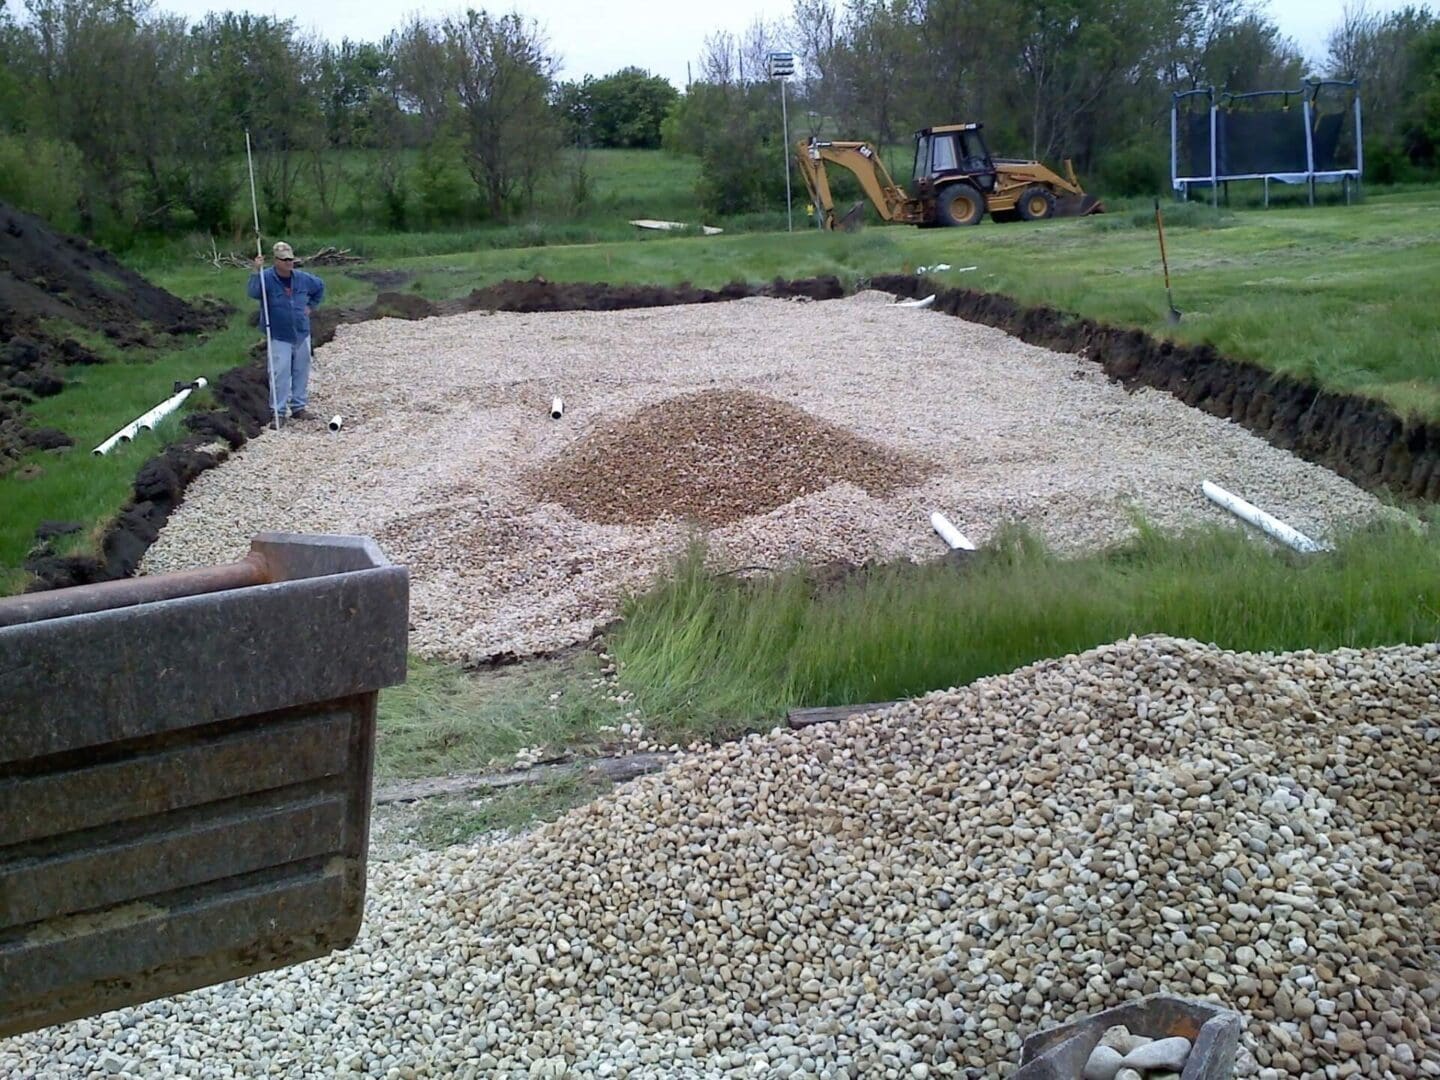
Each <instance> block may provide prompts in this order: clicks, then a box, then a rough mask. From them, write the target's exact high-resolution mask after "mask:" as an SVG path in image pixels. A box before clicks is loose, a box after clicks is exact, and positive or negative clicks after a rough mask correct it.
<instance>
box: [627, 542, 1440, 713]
mask: <svg viewBox="0 0 1440 1080" xmlns="http://www.w3.org/2000/svg"><path fill="white" fill-rule="evenodd" d="M703 562H704V553H703V550H701V549H699V548H698V547H697V548H695V549H692V550H691V551H690V553H689V554H688V555H687V556H686V558H685V559H684V561H683V562H682V563H681V564H680V565H679V566H678V568H677V570H676V573H675V575H674V576H673V577H672V578H671V579H669V580H667V581H665V582H663V583H662V584H660V585H658V586H657V587H655V588H654V589H653V590H652V591H650V592H648V593H646V594H644V595H641V596H638V597H635V598H632V599H631V600H630V601H629V602H628V603H627V605H626V607H625V609H624V616H623V620H622V622H621V623H620V625H619V626H618V627H617V628H616V630H615V631H614V632H613V633H612V634H611V636H610V647H611V651H612V652H613V654H614V655H615V657H616V659H617V661H618V662H619V665H620V681H621V685H622V686H623V687H625V688H626V689H629V690H631V691H632V692H633V693H634V694H635V701H636V704H637V705H638V706H639V707H640V708H641V709H642V710H643V711H644V713H645V714H646V715H647V716H649V717H651V718H652V720H651V723H652V726H654V727H655V730H656V731H657V732H663V733H666V734H668V735H669V737H684V736H685V735H687V734H694V733H701V732H703V733H706V734H710V735H714V734H717V733H719V734H725V733H734V732H736V731H739V730H743V729H745V728H755V727H762V726H767V725H769V724H770V723H773V722H774V720H775V719H776V718H777V717H779V716H780V715H781V714H782V713H783V712H784V711H785V710H786V709H790V708H795V707H800V706H812V705H844V704H858V703H863V702H870V701H886V700H891V699H896V698H902V697H910V696H914V695H916V694H920V693H924V692H926V691H929V690H933V689H939V688H943V687H949V686H958V685H964V684H966V683H969V682H971V681H973V680H974V679H977V678H980V677H981V676H985V675H991V674H995V673H998V672H1005V671H1011V670H1013V669H1015V668H1017V667H1020V666H1023V665H1025V664H1027V663H1030V662H1033V661H1035V660H1038V659H1041V658H1043V657H1050V656H1060V655H1064V654H1066V653H1070V652H1076V651H1081V650H1084V649H1087V648H1091V647H1093V646H1096V645H1099V644H1102V643H1104V642H1108V641H1114V640H1117V639H1119V638H1123V637H1126V636H1127V635H1130V634H1151V633H1163V634H1172V635H1176V636H1180V637H1191V638H1196V639H1198V640H1201V641H1206V642H1214V643H1216V644H1218V645H1221V646H1223V647H1225V648H1230V649H1238V650H1294V649H1305V648H1313V649H1317V650H1325V649H1333V648H1338V647H1342V646H1346V647H1350V646H1353V647H1364V646H1375V645H1387V644H1396V643H1401V642H1424V641H1433V640H1436V638H1437V637H1440V536H1437V535H1436V534H1435V530H1434V529H1433V528H1431V529H1429V530H1428V531H1423V530H1422V531H1417V530H1414V529H1411V528H1407V527H1405V526H1401V525H1391V526H1386V527H1382V528H1375V529H1372V530H1367V531H1366V532H1364V533H1360V534H1356V535H1354V536H1351V537H1349V538H1348V539H1345V540H1344V541H1342V542H1341V543H1340V544H1339V546H1338V549H1337V550H1336V551H1335V552H1334V553H1332V554H1327V555H1324V556H1319V557H1313V558H1308V559H1306V558H1302V557H1300V556H1295V555H1292V554H1290V553H1287V552H1282V551H1280V550H1277V549H1276V548H1274V547H1271V546H1268V545H1264V544H1261V543H1259V542H1256V541H1255V540H1254V539H1252V538H1251V537H1250V536H1247V535H1245V534H1242V533H1240V532H1239V531H1237V530H1233V529H1223V528H1217V529H1211V530H1205V531H1199V532H1193V533H1189V534H1186V535H1182V536H1163V535H1160V534H1158V533H1156V532H1153V531H1151V530H1148V529H1142V532H1141V535H1140V537H1139V538H1138V539H1137V540H1135V541H1134V542H1132V543H1130V544H1127V545H1124V546H1122V547H1119V548H1117V549H1115V550H1112V551H1110V552H1107V553H1104V554H1100V555H1095V556H1092V557H1088V558H1081V559H1075V560H1062V559H1059V558H1057V557H1056V556H1054V555H1053V554H1052V553H1050V552H1048V551H1046V550H1045V548H1044V547H1043V546H1042V545H1041V544H1040V542H1039V541H1037V540H1036V539H1035V538H1034V537H1033V536H1030V535H1028V534H1025V533H1023V532H1018V531H1017V532H1012V533H1010V534H1009V535H1008V536H1007V537H1005V538H1004V539H1003V540H1002V541H1001V542H1000V543H998V544H997V545H996V548H995V549H994V550H992V551H988V552H986V553H983V554H982V555H981V556H980V557H979V559H978V560H977V561H976V562H974V563H973V564H972V565H970V566H969V567H967V568H965V569H963V570H962V569H957V568H956V567H955V566H953V565H951V564H939V565H928V566H914V565H909V564H903V565H898V566H892V567H886V568H881V569H878V570H873V571H870V572H866V573H862V574H858V575H857V576H855V577H854V578H852V579H850V580H849V581H847V582H844V583H842V584H839V585H830V586H823V587H819V588H817V587H816V586H815V585H814V584H813V583H812V581H811V580H809V579H808V578H807V577H806V576H805V575H804V574H803V572H792V573H787V574H781V575H777V576H774V577H771V578H767V579H764V580H759V581H750V582H739V581H736V580H734V579H733V578H728V577H716V576H713V575H712V574H710V573H708V572H707V571H706V570H705V569H704V565H703Z"/></svg>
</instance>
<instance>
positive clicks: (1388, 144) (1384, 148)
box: [1365, 139, 1415, 184]
mask: <svg viewBox="0 0 1440 1080" xmlns="http://www.w3.org/2000/svg"><path fill="white" fill-rule="evenodd" d="M1414 173H1415V169H1414V167H1413V166H1412V165H1411V164H1410V158H1409V157H1408V156H1407V155H1406V153H1405V151H1404V150H1403V149H1402V148H1401V147H1400V144H1399V143H1398V142H1396V141H1395V140H1394V139H1376V140H1374V141H1373V142H1367V143H1366V145H1365V179H1366V180H1367V181H1369V182H1370V183H1372V184H1399V183H1403V182H1404V181H1406V180H1409V179H1411V178H1412V177H1413V176H1414Z"/></svg>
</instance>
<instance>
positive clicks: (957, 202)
mask: <svg viewBox="0 0 1440 1080" xmlns="http://www.w3.org/2000/svg"><path fill="white" fill-rule="evenodd" d="M983 126H984V125H982V124H947V125H944V126H942V127H928V128H924V129H922V130H920V131H917V132H916V133H915V173H914V183H915V192H914V194H913V195H912V194H910V193H909V192H907V191H906V190H905V189H904V188H902V187H900V186H899V185H897V184H896V183H895V181H894V180H892V179H890V173H889V171H888V170H887V169H886V168H885V165H884V163H883V162H881V160H880V155H879V153H878V152H877V151H876V149H875V147H873V146H872V145H870V144H869V143H866V142H825V141H822V140H820V139H814V138H812V139H809V140H807V141H805V142H800V143H796V145H795V156H796V159H797V160H798V162H799V165H800V175H801V176H803V177H804V178H805V186H806V188H807V189H808V190H809V192H810V202H811V204H812V205H813V206H814V207H815V214H816V217H817V219H818V221H819V224H820V227H821V228H824V229H849V228H852V227H854V226H856V225H858V224H859V221H860V219H861V216H862V215H863V213H864V210H865V203H864V201H861V202H858V203H856V204H855V205H854V206H853V207H851V208H850V211H849V212H848V213H846V214H845V215H843V216H841V217H837V216H836V214H835V200H834V198H833V197H832V196H831V194H830V179H829V177H828V176H827V175H826V171H825V167H826V165H827V164H833V165H839V166H840V167H841V168H843V169H848V170H849V171H850V172H852V173H854V174H855V178H856V179H857V180H859V181H860V188H861V190H862V191H864V192H865V195H866V198H868V199H869V200H870V202H871V203H872V204H874V206H875V209H876V210H877V211H879V214H880V216H881V217H882V218H884V219H885V220H886V221H899V222H904V223H906V224H909V225H920V226H935V225H978V224H980V219H981V218H983V217H984V216H985V214H986V213H987V212H988V213H989V214H990V216H991V217H992V218H994V219H995V220H996V221H1014V220H1017V219H1019V220H1022V221H1039V220H1042V219H1044V218H1049V217H1080V216H1082V215H1084V214H1100V213H1104V210H1105V207H1104V204H1103V203H1101V202H1100V200H1099V199H1097V198H1096V197H1095V196H1093V195H1087V194H1086V193H1085V190H1084V188H1082V187H1081V186H1080V181H1079V180H1078V179H1076V177H1075V168H1074V166H1073V165H1071V164H1070V162H1069V161H1066V162H1065V170H1066V176H1063V177H1062V176H1060V175H1058V174H1057V173H1054V172H1052V171H1051V170H1050V169H1047V168H1046V167H1045V166H1044V165H1042V164H1041V163H1040V162H1038V161H1020V160H1015V159H1011V158H997V157H993V156H992V155H991V153H990V148H989V146H987V145H986V143H985V136H984V134H983V132H982V128H983Z"/></svg>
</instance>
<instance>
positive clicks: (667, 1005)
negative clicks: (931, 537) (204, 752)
mask: <svg viewBox="0 0 1440 1080" xmlns="http://www.w3.org/2000/svg"><path fill="white" fill-rule="evenodd" d="M1437 755H1440V647H1437V646H1435V645H1430V646H1426V647H1423V648H1393V649H1382V650H1373V651H1365V652H1360V651H1340V652H1336V653H1332V654H1326V655H1317V654H1314V653H1296V654H1290V655H1282V656H1262V655H1237V654H1233V653H1226V652H1223V651H1220V650H1217V649H1215V648H1212V647H1206V646H1200V645H1197V644H1195V643H1193V642H1184V641H1175V640H1171V639H1165V638H1145V639H1138V640H1137V639H1131V640H1128V641H1123V642H1120V643H1118V644H1116V645H1111V646H1106V647H1102V648H1099V649H1096V650H1094V651H1092V652H1089V653H1086V654H1084V655H1082V656H1078V657H1067V658H1064V659H1061V660H1053V661H1045V662H1043V663H1039V664H1036V665H1033V666H1031V667H1028V668H1024V669H1021V670H1020V671H1017V672H1015V673H1013V674H1011V675H1008V676H1001V677H997V678H991V679H984V680H981V681H979V682H977V683H975V684H973V685H972V686H970V687H969V688H966V689H963V690H958V691H946V692H941V693H937V694H932V695H930V696H928V697H926V698H923V699H918V700H916V701H913V702H908V703H905V704H903V705H900V706H897V707H895V708H894V709H892V710H890V711H889V712H886V713H879V714H874V715H871V716H869V717H865V718H861V719H857V720H852V721H849V722H847V723H846V724H844V725H837V726H828V727H817V728H811V729H808V730H806V731H803V732H799V733H790V732H777V733H772V734H771V735H768V736H756V737H752V738H748V739H746V740H744V741H742V742H737V743H733V744H728V745H726V746H723V747H721V748H718V749H717V750H715V751H714V752H711V753H707V754H705V755H702V756H699V757H696V758H693V759H690V760H688V761H686V762H684V763H682V764H680V765H678V766H676V767H674V768H672V769H670V770H668V771H667V772H665V773H663V774H658V775H656V776H651V777H647V778H644V779H642V780H640V781H637V782H636V783H634V784H631V785H629V786H628V787H626V788H623V789H620V790H618V791H616V792H615V793H613V794H612V795H610V796H608V797H606V798H603V799H600V800H598V801H596V802H595V803H593V804H591V805H589V806H586V807H582V808H580V809H577V810H575V811H573V812H571V813H570V814H569V815H567V816H566V817H564V818H562V819H560V820H559V821H557V822H555V823H554V824H552V825H550V826H547V827H545V828H542V829H540V830H538V831H537V832H535V833H532V834H529V835H526V836H522V837H518V838H516V839H513V840H509V841H505V842H498V843H491V844H488V845H484V846H476V847H456V848H450V849H448V850H445V851H442V852H438V853H433V854H427V855H424V856H421V857H415V858H411V859H407V860H403V861H400V862H396V863H390V864H384V865H377V866H376V867H374V872H373V881H372V890H371V896H370V904H369V908H368V911H367V915H366V922H365V931H364V933H363V935H362V939H361V941H360V942H359V944H358V945H357V947H356V948H355V949H354V950H352V951H351V952H350V953H348V954H346V955H344V956H340V957H337V958H333V959H328V960H322V961H316V962H314V963H310V964H307V965H304V966H303V967H300V968H297V969H293V970H291V971H288V972H280V973H272V974H270V975H265V976H259V977H256V978H252V979H249V980H246V981H245V982H243V983H240V984H237V985H234V986H230V987H223V988H219V989H214V990H209V991H202V992H198V993H194V994H190V995H186V996H185V997H183V998H179V999H176V1000H174V1001H170V1002H161V1003H155V1004H152V1005H149V1006H145V1007H142V1008H140V1009H136V1010H131V1011H127V1012H122V1013H117V1014H111V1015H109V1016H107V1017H104V1018H102V1019H100V1020H96V1021H92V1022H88V1023H85V1024H77V1025H69V1026H66V1027H62V1028H57V1029H51V1030H49V1031H46V1032H42V1033H39V1034H36V1035H33V1036H29V1037H26V1038H22V1039H18V1040H12V1041H10V1042H8V1043H0V1073H4V1074H5V1075H15V1074H19V1075H41V1076H47V1077H49V1076H67V1075H77V1074H78V1073H80V1072H81V1071H83V1070H84V1069H85V1068H86V1067H95V1066H96V1063H97V1062H102V1064H101V1065H100V1066H99V1067H102V1068H111V1069H112V1070H113V1071H124V1070H127V1069H128V1070H131V1071H133V1073H134V1074H135V1075H146V1076H154V1075H165V1074H166V1071H167V1070H174V1071H177V1072H180V1073H183V1074H185V1075H197V1076H198V1075H204V1076H223V1075H232V1074H236V1075H260V1074H266V1075H275V1076H306V1077H310V1076H329V1075H332V1074H334V1073H337V1072H341V1073H343V1072H346V1071H356V1072H362V1073H365V1074H368V1075H371V1076H384V1077H412V1076H437V1077H439V1076H445V1077H449V1076H459V1077H492V1076H494V1077H571V1076H575V1077H579V1076H595V1077H601V1076H606V1077H624V1076H628V1077H657V1078H658V1077H722V1076H733V1077H741V1076H745V1077H786V1076H793V1077H801V1076H804V1077H852V1078H858V1077H867V1078H868V1077H903V1078H916V1077H926V1076H932V1077H933V1076H968V1077H980V1076H995V1075H1005V1074H1006V1073H1007V1072H1009V1071H1010V1070H1011V1068H1012V1065H1013V1063H1014V1062H1015V1061H1016V1060H1017V1059H1018V1050H1019V1046H1020V1042H1021V1040H1022V1038H1023V1036H1024V1035H1027V1034H1029V1033H1030V1032H1032V1031H1034V1030H1036V1029H1037V1028H1039V1027H1042V1026H1049V1025H1052V1024H1054V1023H1060V1022H1064V1021H1066V1020H1069V1019H1071V1018H1073V1017H1074V1016H1076V1015H1078V1014H1082V1013H1088V1012H1092V1011H1094V1010H1098V1009H1100V1008H1103V1007H1107V1006H1109V1005H1113V1004H1117V1003H1119V1002H1121V1001H1124V1000H1127V999H1129V998H1133V997H1135V996H1138V995H1140V994H1144V993H1149V992H1152V991H1157V990H1168V991H1171V992H1175V993H1180V994H1186V995H1193V996H1202V997H1211V998H1213V999H1216V1000H1219V1001H1221V1002H1224V1003H1226V1004H1229V1005H1231V1006H1232V1007H1235V1008H1238V1009H1240V1010H1241V1011H1242V1012H1244V1013H1245V1014H1246V1015H1247V1017H1248V1030H1247V1033H1246V1035H1245V1049H1244V1051H1243V1052H1242V1055H1241V1063H1240V1073H1241V1075H1257V1074H1258V1075H1260V1076H1263V1077H1267V1078H1279V1077H1291V1076H1305V1077H1313V1078H1316V1080H1319V1078H1322V1077H1337V1076H1338V1077H1344V1076H1365V1077H1377V1078H1379V1077H1389V1076H1396V1077H1416V1076H1437V1075H1440V969H1437V962H1440V957H1437V946H1436V942H1437V920H1440V844H1437V842H1436V833H1437V828H1440V791H1437V787H1436V771H1437V766H1436V761H1437ZM107 1055H108V1056H107ZM105 1062H108V1064H104V1063H105Z"/></svg>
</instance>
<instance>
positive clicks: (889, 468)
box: [534, 390, 927, 526]
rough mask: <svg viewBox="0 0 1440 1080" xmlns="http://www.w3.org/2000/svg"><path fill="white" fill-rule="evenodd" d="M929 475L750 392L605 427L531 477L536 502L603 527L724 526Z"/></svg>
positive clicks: (709, 393) (706, 397)
mask: <svg viewBox="0 0 1440 1080" xmlns="http://www.w3.org/2000/svg"><path fill="white" fill-rule="evenodd" d="M926 471H927V469H926V467H925V465H924V464H923V463H921V462H919V461H916V460H913V459H909V458H907V457H905V456H904V455H901V454H896V453H894V452H892V451H890V450H887V449H886V448H885V447H883V446H881V445H880V444H878V443H876V442H872V441H871V440H869V439H862V438H858V437H857V436H855V435H852V434H851V433H850V432H848V431H846V430H845V429H844V428H841V427H839V426H837V425H835V424H829V423H826V422H825V421H823V420H819V419H817V418H815V417H813V416H811V415H810V414H809V413H807V412H805V411H804V410H803V409H797V408H796V407H795V406H793V405H789V404H786V403H785V402H783V401H776V400H775V399H773V398H769V397H766V396H765V395H763V394H756V393H753V392H751V391H745V390H704V391H701V392H700V393H698V394H682V395H679V396H678V397H674V398H671V399H669V400H668V401H665V402H662V403H660V404H658V405H651V406H649V407H648V408H647V409H644V410H642V411H641V412H638V413H635V414H632V415H630V416H627V417H624V418H623V419H621V420H618V421H615V422H614V423H609V424H605V425H603V426H602V427H600V428H598V429H597V430H595V431H593V432H591V433H589V434H587V435H585V436H584V437H583V438H580V439H578V440H576V442H575V443H573V444H572V445H571V446H568V447H566V448H565V450H564V451H563V452H562V453H561V454H560V455H559V456H558V457H556V458H555V459H554V460H552V461H550V462H548V463H546V464H545V465H543V466H541V467H540V468H539V469H537V470H536V471H535V478H534V479H535V491H536V494H538V495H539V496H540V498H542V499H544V500H546V501H549V502H555V503H558V504H559V505H561V506H563V507H565V509H567V510H569V511H570V512H571V513H572V514H574V515H575V516H576V517H580V518H584V519H585V520H587V521H595V522H600V523H601V524H605V525H622V524H649V523H651V522H655V521H658V520H660V519H661V518H664V517H672V518H680V519H683V520H687V521H695V522H699V523H701V524H704V525H712V526H713V525H727V524H729V523H730V522H732V521H739V520H740V519H741V518H745V517H750V516H752V515H755V514H763V513H766V512H768V511H770V510H774V509H775V508H776V507H779V506H784V505H785V504H786V503H788V502H790V501H791V500H793V499H798V498H801V497H803V496H805V495H810V494H813V493H815V492H817V491H824V490H825V489H826V488H828V487H830V486H831V485H832V484H837V483H840V482H848V483H851V484H854V485H855V486H857V487H859V488H862V489H863V490H864V491H865V492H866V493H867V494H869V495H875V496H885V495H889V494H890V493H891V492H893V491H895V490H897V489H899V488H901V487H910V486H913V485H914V484H917V483H919V482H920V481H921V480H922V479H924V477H925V473H926Z"/></svg>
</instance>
